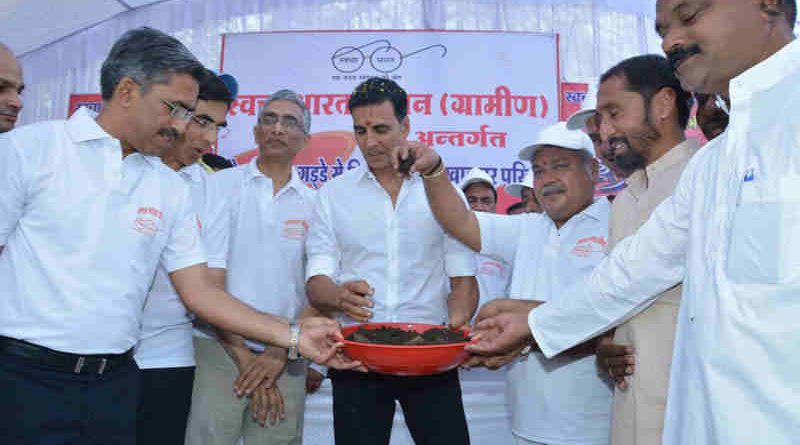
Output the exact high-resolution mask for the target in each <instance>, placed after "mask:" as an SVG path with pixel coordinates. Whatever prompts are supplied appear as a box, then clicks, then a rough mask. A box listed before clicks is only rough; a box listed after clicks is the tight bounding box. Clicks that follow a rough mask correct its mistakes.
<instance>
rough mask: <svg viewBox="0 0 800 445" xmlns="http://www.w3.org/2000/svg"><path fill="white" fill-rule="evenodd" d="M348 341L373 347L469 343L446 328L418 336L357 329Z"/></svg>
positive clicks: (389, 330)
mask: <svg viewBox="0 0 800 445" xmlns="http://www.w3.org/2000/svg"><path fill="white" fill-rule="evenodd" d="M347 339H348V340H350V341H356V342H359V343H370V344H373V345H406V346H412V345H446V344H450V343H463V342H467V341H469V337H468V336H465V335H464V334H463V333H462V332H461V331H454V330H452V329H448V328H431V329H428V330H427V331H425V332H423V333H422V334H419V333H417V332H413V331H406V330H403V329H400V328H389V327H380V328H377V329H364V328H358V329H357V330H356V331H355V332H353V333H352V334H350V335H348V336H347Z"/></svg>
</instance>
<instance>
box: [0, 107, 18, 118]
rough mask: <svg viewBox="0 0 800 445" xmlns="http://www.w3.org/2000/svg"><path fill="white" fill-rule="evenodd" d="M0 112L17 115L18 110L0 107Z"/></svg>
mask: <svg viewBox="0 0 800 445" xmlns="http://www.w3.org/2000/svg"><path fill="white" fill-rule="evenodd" d="M0 114H4V115H6V116H14V117H17V116H18V115H19V110H17V109H14V108H0Z"/></svg>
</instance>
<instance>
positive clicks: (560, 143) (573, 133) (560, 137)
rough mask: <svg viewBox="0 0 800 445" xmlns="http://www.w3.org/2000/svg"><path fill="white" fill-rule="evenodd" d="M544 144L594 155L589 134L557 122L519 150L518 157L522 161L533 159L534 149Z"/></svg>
mask: <svg viewBox="0 0 800 445" xmlns="http://www.w3.org/2000/svg"><path fill="white" fill-rule="evenodd" d="M545 145H549V146H554V147H560V148H566V149H567V150H575V151H581V150H583V151H585V152H587V153H589V154H590V155H592V156H594V145H592V140H591V139H589V136H586V133H584V132H583V131H581V130H568V129H567V124H566V123H564V122H559V123H557V124H554V125H551V126H549V127H547V128H545V129H544V130H542V131H541V132H539V135H538V136H537V139H536V142H535V143H534V144H533V145H529V146H527V147H525V148H523V149H522V150H520V151H519V158H520V159H522V160H523V161H533V155H534V154H536V150H538V149H539V148H540V147H543V146H545Z"/></svg>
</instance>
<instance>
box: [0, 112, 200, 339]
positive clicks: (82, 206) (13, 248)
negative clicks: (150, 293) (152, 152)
mask: <svg viewBox="0 0 800 445" xmlns="http://www.w3.org/2000/svg"><path fill="white" fill-rule="evenodd" d="M0 190H2V193H0V245H5V249H4V250H3V252H2V254H0V282H2V283H3V285H2V286H0V335H4V336H8V337H13V338H17V339H21V340H25V341H29V342H32V343H35V344H38V345H42V346H45V347H48V348H51V349H56V350H59V351H65V352H71V353H79V354H102V353H106V354H107V353H122V352H125V351H126V350H128V349H130V348H132V347H133V346H134V345H135V344H136V342H137V341H138V339H139V326H140V320H141V315H142V307H143V305H144V301H145V296H146V294H147V290H148V289H149V288H150V284H151V283H152V281H153V277H154V275H155V270H156V266H158V264H159V263H162V264H163V265H164V267H165V268H166V270H167V271H168V272H172V271H175V270H179V269H183V268H185V267H189V266H192V265H195V264H200V263H204V262H205V261H206V257H205V253H204V251H203V246H202V243H201V242H200V239H199V233H198V230H197V218H196V216H195V213H194V209H193V206H192V203H191V199H190V197H189V188H188V187H187V186H186V184H185V183H184V181H183V180H182V179H181V178H180V176H178V174H176V173H175V172H174V171H172V170H171V169H170V168H169V167H167V166H165V165H164V164H163V163H162V162H161V160H160V159H159V158H157V157H149V156H142V155H141V154H138V153H135V154H131V155H129V156H127V157H126V158H125V159H123V158H122V148H121V146H120V143H119V140H117V139H114V138H113V137H111V136H110V135H109V134H108V133H106V132H105V131H104V130H103V129H102V128H100V126H99V125H97V123H96V122H95V121H94V118H93V116H92V115H91V114H90V112H89V111H87V110H85V109H81V110H78V111H77V112H76V113H75V114H74V115H73V116H72V117H71V118H70V119H69V120H66V121H49V122H41V123H37V124H33V125H28V126H24V127H20V128H18V129H16V130H13V131H11V132H8V133H4V134H2V135H0Z"/></svg>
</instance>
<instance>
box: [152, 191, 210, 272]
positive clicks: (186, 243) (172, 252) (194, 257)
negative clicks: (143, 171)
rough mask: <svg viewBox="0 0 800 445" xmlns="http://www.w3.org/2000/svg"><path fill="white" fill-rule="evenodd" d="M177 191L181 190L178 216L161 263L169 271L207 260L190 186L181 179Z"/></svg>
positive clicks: (162, 254) (177, 208)
mask: <svg viewBox="0 0 800 445" xmlns="http://www.w3.org/2000/svg"><path fill="white" fill-rule="evenodd" d="M176 191H179V192H177V193H178V196H179V197H178V202H177V204H176V215H177V217H176V220H175V222H174V223H173V224H172V226H171V229H170V233H169V235H168V239H167V244H166V246H165V248H164V251H163V252H162V253H161V264H163V266H164V268H165V269H166V270H167V272H168V273H172V272H175V271H176V270H180V269H184V268H187V267H189V266H194V265H196V264H201V263H205V262H207V259H206V253H205V249H204V248H203V243H202V241H201V239H200V221H199V220H198V218H197V213H196V212H195V209H194V204H193V202H192V199H191V196H190V195H189V187H188V186H187V185H186V184H185V183H183V182H182V181H181V183H180V187H176Z"/></svg>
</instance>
